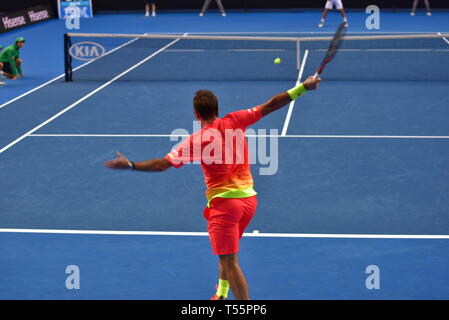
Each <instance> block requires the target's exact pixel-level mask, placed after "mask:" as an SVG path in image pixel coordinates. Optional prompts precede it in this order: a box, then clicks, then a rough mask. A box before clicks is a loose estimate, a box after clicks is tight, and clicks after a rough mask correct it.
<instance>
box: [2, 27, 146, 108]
mask: <svg viewBox="0 0 449 320" xmlns="http://www.w3.org/2000/svg"><path fill="white" fill-rule="evenodd" d="M144 35H145V34H144ZM136 40H138V38H135V39H132V40H130V41H128V42H126V43H124V44H122V45H120V46H118V47H116V48H114V49H111V50H110V51H108V52H106V53H105V54H104V55H102V56H100V57H98V58H96V59H93V60H91V61H88V62H86V63H83V64H82V65H80V66H78V67H76V68H75V69H73V71H76V70H78V69H81V68H83V67H85V66H87V65H88V64H91V63H92V62H94V61H97V60H98V59H99V58H103V57H104V56H107V55H108V54H111V53H113V52H115V51H117V50H119V49H121V48H123V47H124V46H127V45H128V44H130V43H132V42H134V41H136ZM64 76H65V73H63V74H61V75H59V76H57V77H56V78H53V79H51V80H49V81H47V82H45V83H43V84H41V85H40V86H37V87H35V88H33V89H31V90H29V91H27V92H25V93H23V94H21V95H19V96H17V97H15V98H13V99H11V100H9V101H7V102H5V103H3V104H2V105H0V109H1V108H3V107H6V106H7V105H9V104H11V103H13V102H15V101H17V100H19V99H22V98H23V97H26V96H27V95H29V94H30V93H33V92H35V91H37V90H39V89H41V88H43V87H45V86H48V85H49V84H51V83H53V82H55V81H57V80H59V79H61V78H63V77H64Z"/></svg>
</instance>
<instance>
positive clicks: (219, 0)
mask: <svg viewBox="0 0 449 320" xmlns="http://www.w3.org/2000/svg"><path fill="white" fill-rule="evenodd" d="M215 2H216V3H217V6H218V8H219V9H220V12H221V15H222V16H223V17H226V12H225V8H224V7H223V3H221V0H215Z"/></svg>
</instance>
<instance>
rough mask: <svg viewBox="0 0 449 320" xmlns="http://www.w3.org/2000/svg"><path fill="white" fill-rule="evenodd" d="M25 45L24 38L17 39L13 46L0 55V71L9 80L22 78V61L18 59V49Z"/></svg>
mask: <svg viewBox="0 0 449 320" xmlns="http://www.w3.org/2000/svg"><path fill="white" fill-rule="evenodd" d="M24 45H25V39H24V38H17V39H16V42H14V44H12V45H10V46H8V47H6V48H5V50H3V51H2V52H1V53H0V71H2V72H3V75H4V76H5V77H7V78H9V79H12V80H17V79H19V78H23V73H22V59H20V58H19V55H20V52H19V51H20V49H21V48H23V46H24Z"/></svg>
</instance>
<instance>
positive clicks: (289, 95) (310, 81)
mask: <svg viewBox="0 0 449 320" xmlns="http://www.w3.org/2000/svg"><path fill="white" fill-rule="evenodd" d="M320 81H321V79H320V78H314V77H308V78H307V80H306V81H304V82H303V83H301V84H300V85H298V86H296V87H294V88H292V89H290V90H288V91H285V92H282V93H279V94H277V95H275V96H274V97H272V98H271V99H270V100H268V101H267V102H265V103H264V104H262V105H260V111H261V113H262V117H265V116H266V115H267V114H270V113H272V112H273V111H276V110H279V109H281V108H282V107H284V106H286V105H287V104H289V103H290V102H291V101H292V100H295V99H297V98H299V97H300V96H301V95H302V94H303V93H304V92H306V91H309V90H315V89H316V88H318V84H319V83H320Z"/></svg>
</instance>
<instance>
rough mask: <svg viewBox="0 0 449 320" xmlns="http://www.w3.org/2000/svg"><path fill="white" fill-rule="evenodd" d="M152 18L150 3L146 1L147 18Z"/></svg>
mask: <svg viewBox="0 0 449 320" xmlns="http://www.w3.org/2000/svg"><path fill="white" fill-rule="evenodd" d="M149 16H150V3H149V2H148V1H145V17H149Z"/></svg>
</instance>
